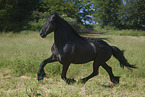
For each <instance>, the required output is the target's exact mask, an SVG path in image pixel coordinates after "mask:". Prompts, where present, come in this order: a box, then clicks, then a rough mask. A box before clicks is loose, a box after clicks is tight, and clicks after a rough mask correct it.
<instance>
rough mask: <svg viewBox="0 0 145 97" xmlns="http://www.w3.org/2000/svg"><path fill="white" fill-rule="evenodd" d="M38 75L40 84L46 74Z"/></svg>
mask: <svg viewBox="0 0 145 97" xmlns="http://www.w3.org/2000/svg"><path fill="white" fill-rule="evenodd" d="M37 75H38V78H37V80H38V82H40V81H42V80H43V79H44V77H46V74H37Z"/></svg>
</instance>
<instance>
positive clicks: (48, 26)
mask: <svg viewBox="0 0 145 97" xmlns="http://www.w3.org/2000/svg"><path fill="white" fill-rule="evenodd" d="M56 15H57V14H56V13H53V14H52V15H50V17H49V18H48V19H47V21H46V23H45V24H44V26H43V27H42V28H41V30H40V36H41V37H42V38H45V37H46V36H47V35H48V34H49V33H51V32H53V31H54V30H55V18H56Z"/></svg>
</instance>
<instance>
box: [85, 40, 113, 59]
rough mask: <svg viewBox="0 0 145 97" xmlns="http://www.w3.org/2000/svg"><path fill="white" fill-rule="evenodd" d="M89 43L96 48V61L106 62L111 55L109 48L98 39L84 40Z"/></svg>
mask: <svg viewBox="0 0 145 97" xmlns="http://www.w3.org/2000/svg"><path fill="white" fill-rule="evenodd" d="M86 39H87V40H88V41H89V42H91V43H93V44H94V45H95V48H96V59H98V61H100V62H106V61H108V60H109V58H110V57H111V55H112V48H111V46H110V45H109V44H108V43H107V42H105V41H103V40H102V39H100V38H86Z"/></svg>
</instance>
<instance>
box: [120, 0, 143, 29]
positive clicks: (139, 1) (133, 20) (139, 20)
mask: <svg viewBox="0 0 145 97" xmlns="http://www.w3.org/2000/svg"><path fill="white" fill-rule="evenodd" d="M121 8H122V9H120V10H119V15H120V21H121V23H122V25H123V26H124V27H125V28H141V27H142V25H145V1H144V0H125V1H124V3H123V4H122V7H121Z"/></svg>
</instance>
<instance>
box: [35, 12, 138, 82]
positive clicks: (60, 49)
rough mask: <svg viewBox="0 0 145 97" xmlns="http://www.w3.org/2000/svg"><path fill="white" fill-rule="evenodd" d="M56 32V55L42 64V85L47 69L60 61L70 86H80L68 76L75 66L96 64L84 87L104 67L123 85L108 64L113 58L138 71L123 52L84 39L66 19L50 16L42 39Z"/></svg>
mask: <svg viewBox="0 0 145 97" xmlns="http://www.w3.org/2000/svg"><path fill="white" fill-rule="evenodd" d="M51 32H54V44H53V46H52V48H51V50H52V55H51V57H49V58H48V59H45V60H44V61H42V63H41V64H40V67H39V70H38V73H37V74H38V81H39V80H43V78H44V77H45V72H44V66H45V65H46V64H47V63H51V62H55V61H59V62H60V63H61V64H62V66H63V68H62V74H61V78H62V79H63V80H64V81H65V82H66V83H68V84H70V83H73V82H76V81H75V80H74V79H68V78H67V77H66V72H67V70H68V67H69V65H70V64H71V63H74V64H82V63H86V62H89V61H94V63H93V72H92V73H91V74H90V75H89V76H87V77H85V78H83V79H81V80H80V81H81V82H82V83H86V82H87V81H88V80H89V79H90V78H92V77H94V76H96V75H98V69H99V67H100V66H102V67H103V68H104V69H105V70H106V71H107V72H108V74H109V77H110V80H111V82H113V83H119V77H118V76H114V75H113V73H112V68H111V67H109V66H108V65H107V64H106V62H107V61H108V60H109V59H110V57H111V56H112V55H113V56H114V57H115V58H116V59H117V60H118V61H119V62H120V66H121V67H124V66H125V67H127V68H136V66H135V65H131V64H129V63H128V62H127V60H126V58H125V57H124V55H123V52H122V51H121V50H120V49H119V48H117V47H115V46H110V45H108V44H107V43H106V42H104V41H103V40H102V39H99V38H86V37H81V36H80V35H79V34H78V33H77V32H76V31H75V30H74V29H73V28H72V27H71V25H70V24H69V23H67V22H66V21H65V20H64V19H62V18H61V17H60V16H59V15H58V14H57V13H53V14H52V15H50V17H49V18H48V20H47V21H46V23H45V25H44V26H43V27H42V29H41V30H40V36H41V37H42V38H45V37H46V36H47V35H48V34H49V33H51Z"/></svg>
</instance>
